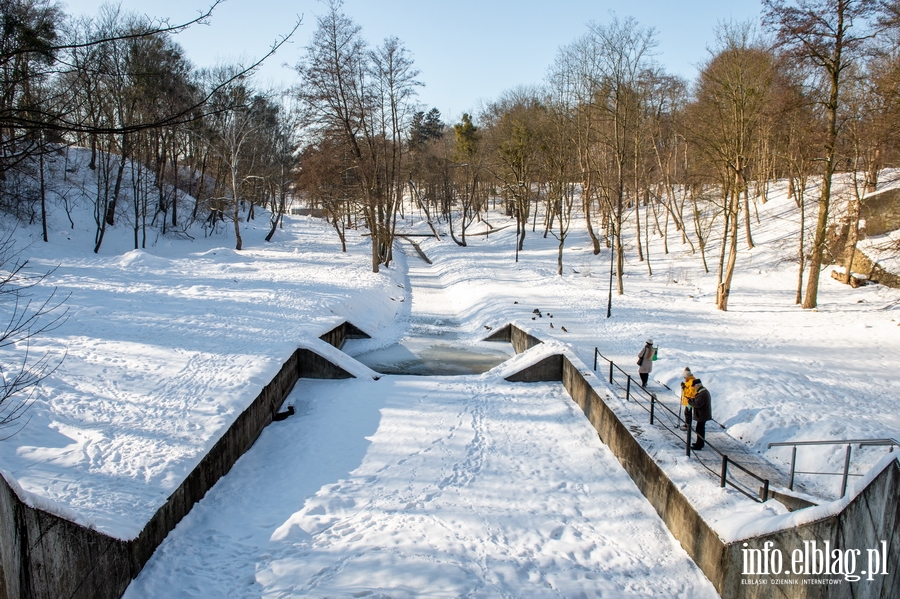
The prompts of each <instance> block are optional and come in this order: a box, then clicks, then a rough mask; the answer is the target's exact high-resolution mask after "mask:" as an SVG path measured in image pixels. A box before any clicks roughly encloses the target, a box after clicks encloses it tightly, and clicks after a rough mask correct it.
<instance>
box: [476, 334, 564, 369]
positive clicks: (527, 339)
mask: <svg viewBox="0 0 900 599" xmlns="http://www.w3.org/2000/svg"><path fill="white" fill-rule="evenodd" d="M485 341H507V342H509V343H511V344H512V346H513V349H514V350H515V352H516V353H517V354H521V353H522V352H523V351H525V350H529V349H531V348H532V347H534V346H535V345H537V344H539V343H543V342H542V341H541V340H540V339H538V338H537V337H534V336H532V335H529V334H528V333H526V332H525V331H523V330H522V329H520V328H519V327H517V326H514V325H511V324H508V325H506V326H504V327H502V328H500V329H498V330H497V331H495V332H493V333H491V334H490V335H488V336H487V337H486V338H485ZM554 380H559V379H554Z"/></svg>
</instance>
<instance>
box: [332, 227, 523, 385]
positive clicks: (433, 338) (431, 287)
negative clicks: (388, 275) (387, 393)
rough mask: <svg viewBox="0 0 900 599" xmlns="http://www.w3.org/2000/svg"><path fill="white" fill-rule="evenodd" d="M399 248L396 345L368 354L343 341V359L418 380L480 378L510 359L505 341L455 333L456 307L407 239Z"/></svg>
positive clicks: (509, 347)
mask: <svg viewBox="0 0 900 599" xmlns="http://www.w3.org/2000/svg"><path fill="white" fill-rule="evenodd" d="M399 247H401V248H402V251H403V253H404V254H406V257H407V264H408V273H409V282H408V285H407V290H408V292H409V297H410V299H411V304H410V314H409V330H408V331H407V334H406V336H405V337H403V338H402V339H401V340H400V342H399V343H397V344H395V345H391V346H388V347H384V348H381V349H377V350H373V351H366V347H371V343H364V342H361V341H358V340H353V339H350V340H347V342H346V343H345V344H344V347H343V348H342V349H343V350H344V351H345V352H346V353H347V354H349V355H351V356H353V357H354V358H356V359H357V360H359V361H360V362H362V363H363V364H365V365H366V366H368V367H369V368H371V369H372V370H374V371H375V372H380V373H381V374H412V375H419V376H451V375H465V374H481V373H482V372H487V371H488V370H490V369H491V368H493V367H494V366H497V365H498V364H500V363H502V362H505V361H506V360H508V359H509V358H511V357H513V356H514V355H515V351H514V350H513V347H512V344H510V343H509V342H503V341H481V340H478V339H477V338H473V337H472V336H471V335H464V334H461V333H460V332H459V331H460V330H461V328H462V327H461V326H460V323H459V322H458V320H457V317H458V314H459V313H458V311H457V306H456V305H455V304H454V302H453V299H452V298H451V297H449V294H448V293H447V289H446V286H445V284H444V281H443V280H442V279H441V276H440V274H438V272H437V269H435V268H433V267H432V266H431V264H430V263H428V262H426V261H425V259H424V256H425V254H424V253H423V252H422V251H421V249H420V248H419V247H418V246H417V244H415V243H413V242H412V241H411V240H409V239H405V240H404V243H402V244H400V246H399ZM483 332H484V335H483V336H487V335H489V334H490V330H489V329H486V330H484V331H483Z"/></svg>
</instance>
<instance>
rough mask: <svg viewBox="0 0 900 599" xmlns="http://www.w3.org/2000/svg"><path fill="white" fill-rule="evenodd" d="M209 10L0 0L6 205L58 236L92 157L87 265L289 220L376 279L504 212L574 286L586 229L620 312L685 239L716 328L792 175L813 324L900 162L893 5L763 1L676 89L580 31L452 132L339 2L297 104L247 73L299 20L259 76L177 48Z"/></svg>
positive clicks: (1, 194)
mask: <svg viewBox="0 0 900 599" xmlns="http://www.w3.org/2000/svg"><path fill="white" fill-rule="evenodd" d="M215 10H216V4H213V5H212V6H211V7H210V8H209V10H208V11H207V12H205V13H204V14H202V15H200V16H198V18H197V19H196V20H194V21H192V22H188V23H177V24H173V23H169V22H168V21H165V20H158V21H153V20H149V19H148V18H147V17H140V16H137V15H132V14H127V13H125V12H123V11H121V10H119V9H116V8H114V7H109V6H107V7H105V8H103V9H102V10H101V12H100V14H98V15H97V16H95V17H92V18H85V17H82V18H73V17H71V16H69V15H67V14H65V12H64V11H63V9H62V8H61V5H60V4H57V3H56V2H53V1H49V0H0V19H2V23H3V29H2V32H0V35H2V37H0V68H2V71H3V79H2V84H3V87H2V93H0V209H2V211H3V212H4V213H5V214H7V215H8V217H9V218H11V219H18V220H19V221H21V222H25V223H32V224H33V223H42V224H43V227H44V237H45V239H46V234H47V233H46V222H47V213H48V211H49V210H68V207H67V205H66V204H65V203H63V205H62V206H60V205H59V203H48V202H47V190H46V182H45V168H46V167H45V162H46V160H47V159H48V158H50V157H52V158H53V159H54V160H59V159H60V157H64V156H65V155H66V154H65V150H66V148H68V147H71V146H79V147H83V148H89V149H90V156H91V159H90V168H91V169H92V170H94V171H96V173H97V178H96V181H97V183H96V187H95V188H94V189H91V190H90V195H91V197H92V201H93V203H94V205H93V213H94V220H95V222H96V234H95V237H94V244H95V246H94V251H95V252H98V251H100V248H101V247H102V244H103V240H104V235H105V233H106V232H107V230H108V229H109V228H110V227H125V228H128V229H129V230H131V231H133V239H134V247H135V248H143V247H146V246H147V244H148V239H150V238H151V235H149V234H148V231H152V232H153V236H156V235H159V234H162V235H181V236H189V235H197V234H198V233H199V234H204V235H212V234H220V235H226V234H228V235H233V237H234V240H233V242H234V247H235V248H236V249H238V250H240V249H241V245H242V239H241V226H240V223H241V222H245V221H246V220H248V219H255V218H258V217H259V218H268V219H270V227H269V235H268V237H267V239H272V237H273V236H274V235H277V231H278V227H279V223H280V221H281V219H282V218H283V216H284V214H285V212H286V210H288V209H289V208H290V207H292V206H293V207H303V208H309V209H312V210H316V211H317V212H316V213H317V214H320V215H322V216H323V217H324V218H326V219H327V220H328V221H329V222H330V223H331V226H333V228H334V230H335V234H336V235H338V236H339V237H340V238H341V240H342V241H343V240H344V235H345V231H347V229H348V228H353V229H360V230H364V231H365V232H366V234H367V235H369V236H370V238H371V266H372V270H373V271H375V272H378V270H379V269H380V268H382V267H388V266H390V265H391V263H392V259H393V257H392V248H393V241H394V237H395V235H397V234H398V232H400V231H398V222H401V221H402V219H403V218H405V216H406V214H407V213H415V215H417V216H421V217H422V219H423V220H425V221H427V223H428V224H429V225H430V227H431V230H432V231H433V232H434V235H435V236H440V235H442V234H444V233H449V237H450V238H451V240H450V242H455V243H457V244H459V245H460V246H466V245H467V244H469V243H471V239H472V235H471V232H470V230H469V229H470V227H472V226H473V224H478V225H479V230H484V229H485V228H486V229H487V231H488V232H489V231H490V230H491V228H493V227H495V226H498V225H497V222H494V223H492V222H490V221H491V215H492V214H495V215H496V214H498V213H499V214H500V215H503V216H505V217H507V219H508V220H507V221H504V224H503V226H515V227H516V230H517V236H516V243H517V246H516V249H517V252H520V251H523V250H525V249H526V248H527V237H528V235H529V234H530V235H542V236H543V237H545V238H546V237H548V236H552V237H554V238H555V239H556V240H558V242H559V254H558V273H559V274H560V275H561V274H562V273H563V255H564V254H563V249H564V247H565V242H566V237H567V235H568V232H569V228H570V226H572V225H573V224H575V225H576V226H578V227H586V229H587V233H588V235H589V237H590V240H591V243H592V246H593V252H594V254H599V253H600V252H602V251H607V249H609V250H611V252H612V254H611V259H612V264H613V268H612V272H614V273H615V286H616V289H617V291H618V293H620V294H621V293H625V292H626V289H625V284H624V283H625V282H624V281H623V277H622V273H623V260H624V257H625V256H626V255H631V256H634V257H636V259H637V260H639V261H640V262H642V263H643V264H645V265H646V268H647V272H648V273H649V274H652V262H651V256H650V255H649V252H650V243H649V239H650V238H651V237H661V238H662V239H665V240H668V239H670V235H672V234H673V232H674V235H675V237H676V238H677V237H680V240H681V243H682V244H685V245H688V246H690V248H691V249H692V251H693V253H694V254H695V255H696V256H697V264H698V268H702V269H704V270H705V271H706V272H713V271H714V272H716V273H717V278H718V283H719V284H718V292H717V299H716V302H717V306H718V308H719V309H722V310H726V309H727V308H728V299H729V293H730V288H731V281H732V278H733V275H734V269H735V267H736V266H735V265H736V263H737V262H736V257H737V255H738V252H740V251H742V250H745V249H746V248H752V247H753V243H754V242H753V230H754V222H755V220H754V219H756V218H758V217H757V216H756V214H757V211H756V210H755V207H756V206H758V205H759V204H760V203H763V202H765V201H766V197H767V190H768V189H769V188H770V186H771V185H772V184H773V183H774V182H775V181H782V182H784V181H788V182H789V188H790V190H791V193H792V194H793V197H794V199H795V201H796V203H797V206H798V208H799V209H800V211H801V214H802V215H803V216H804V219H805V220H804V221H803V223H802V224H801V228H802V229H803V231H802V234H801V238H800V243H799V244H798V247H797V248H796V255H795V260H796V262H797V264H798V268H797V279H798V284H797V303H798V304H800V303H802V305H803V307H806V308H813V307H815V306H816V303H817V291H818V282H819V273H820V272H821V270H822V267H823V266H824V265H826V264H832V263H835V262H838V263H841V262H842V261H847V260H850V259H852V255H853V248H854V247H855V244H856V242H857V240H858V239H859V235H860V214H861V211H860V209H859V203H860V201H861V198H863V197H864V196H865V194H866V193H867V192H871V191H873V190H875V189H876V186H877V185H878V183H879V181H878V177H879V176H880V173H884V172H890V171H889V170H886V169H889V168H890V167H896V166H897V162H898V160H900V154H898V150H900V137H898V133H900V132H898V131H897V123H898V122H900V118H898V117H900V44H898V42H900V4H898V3H897V2H893V1H890V2H887V1H885V2H880V1H875V0H795V1H790V2H789V1H787V0H765V1H764V2H763V4H762V7H761V13H760V18H759V21H758V22H757V23H723V24H721V25H720V26H719V27H718V29H717V30H716V31H714V32H710V38H711V39H713V40H714V41H713V42H711V43H710V47H709V48H710V50H709V55H708V57H707V59H706V61H705V62H704V63H703V64H702V65H701V69H700V72H699V75H698V76H697V78H696V80H694V81H686V80H684V79H682V78H679V77H677V76H673V75H671V74H668V73H666V71H665V69H664V67H663V66H662V62H664V59H665V57H664V56H659V55H657V53H656V52H655V50H654V49H655V46H656V40H655V32H654V31H653V30H652V29H649V28H646V27H643V26H642V25H641V24H640V23H638V22H637V21H635V20H634V19H631V18H616V17H611V18H609V19H607V20H606V21H604V22H590V23H587V24H586V25H585V26H584V27H583V33H581V34H580V35H579V36H578V37H577V38H575V39H573V40H572V41H570V42H569V43H568V44H566V45H564V46H562V47H560V48H559V49H558V51H557V54H556V56H555V57H548V63H549V65H550V66H549V68H548V70H547V74H546V77H545V78H544V81H543V82H541V83H540V84H538V85H531V86H522V87H519V88H516V89H513V90H510V91H508V92H506V93H504V94H503V95H502V96H501V97H498V98H496V99H495V100H493V101H492V102H490V103H488V104H487V105H485V106H481V107H480V108H478V110H472V111H470V112H469V113H465V114H463V115H462V116H461V117H460V118H459V119H458V122H456V123H445V122H444V121H443V120H442V119H443V117H442V115H441V114H440V112H438V110H437V109H435V108H429V107H427V106H423V105H421V104H420V103H419V102H418V101H417V89H418V88H419V87H420V86H421V85H423V81H424V80H425V77H424V76H423V74H421V73H420V72H419V71H418V70H417V69H416V67H415V65H414V62H413V60H412V53H411V52H410V51H409V50H408V49H407V48H406V47H405V46H404V44H403V42H402V41H401V40H399V39H397V38H387V39H385V40H383V41H382V42H381V43H380V44H378V45H372V44H371V43H370V42H369V41H368V40H366V39H365V38H364V37H363V34H362V29H361V27H360V26H359V25H358V24H357V23H356V22H354V20H353V19H352V17H351V16H349V15H347V14H345V13H344V12H343V8H342V4H341V2H340V1H339V0H331V1H330V2H326V3H324V4H322V5H320V6H319V11H318V12H319V14H318V16H316V17H314V23H311V24H310V23H306V24H305V25H307V26H311V27H313V28H314V33H313V36H312V38H311V41H310V42H309V44H308V45H307V46H306V47H305V48H302V49H300V50H299V54H298V55H297V56H296V57H295V59H294V62H295V63H296V73H297V77H296V82H295V84H294V85H293V86H292V87H291V88H289V89H262V88H260V87H258V86H257V84H256V83H255V80H254V77H253V74H254V68H255V67H256V66H258V64H259V62H261V61H262V60H266V59H267V58H269V57H270V56H271V55H272V54H273V53H274V52H275V51H276V50H278V49H279V48H280V47H281V45H282V44H283V43H284V42H285V41H286V40H288V39H289V38H290V37H291V35H292V34H293V32H294V31H296V29H297V25H295V26H294V28H293V30H289V31H287V32H285V35H284V36H283V37H282V38H280V39H277V40H273V43H272V45H271V47H269V48H268V49H265V51H264V52H263V56H262V57H261V58H260V59H259V62H256V63H254V64H223V65H221V66H219V67H216V68H213V69H197V68H195V67H194V66H193V65H192V64H191V62H190V61H189V57H187V56H185V53H184V51H183V49H182V48H181V46H180V45H179V43H178V34H179V32H180V31H182V30H184V29H185V28H187V27H191V26H193V25H196V24H199V23H204V22H206V21H207V20H208V19H210V18H212V17H214V13H215ZM298 25H299V23H298ZM848 176H849V177H850V180H852V182H853V184H852V185H851V186H849V188H848V186H846V185H842V186H840V189H841V194H837V191H836V189H837V187H836V185H835V183H834V182H835V180H836V178H839V177H844V179H842V180H845V179H846V178H847V177H848ZM848 189H849V190H850V191H849V192H848V191H847V190H848ZM837 195H840V198H837ZM838 200H839V201H838ZM495 220H496V219H495ZM513 223H514V224H513ZM626 232H627V233H628V235H625V233H626ZM835 237H839V238H840V239H841V240H842V243H841V244H839V246H836V245H835V244H834V243H832V242H831V241H830V240H833V238H835ZM713 239H714V240H716V243H715V244H710V240H713ZM836 247H838V249H839V250H840V251H838V250H836V249H835V248H836ZM848 248H849V252H848V251H847V249H848ZM664 251H668V247H667V246H664ZM711 252H712V253H711ZM516 256H517V257H518V253H517V254H516ZM848 256H849V258H848ZM847 266H848V268H846V270H845V272H846V278H847V281H848V282H849V278H850V268H849V264H848V265H847Z"/></svg>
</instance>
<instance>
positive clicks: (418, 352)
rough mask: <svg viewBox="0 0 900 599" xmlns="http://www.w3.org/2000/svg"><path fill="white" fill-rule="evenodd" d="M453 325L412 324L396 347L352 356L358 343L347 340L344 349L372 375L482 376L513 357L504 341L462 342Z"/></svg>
mask: <svg viewBox="0 0 900 599" xmlns="http://www.w3.org/2000/svg"><path fill="white" fill-rule="evenodd" d="M454 324H455V323H452V322H451V323H447V324H445V323H444V322H443V321H440V320H438V321H435V322H433V323H432V324H426V323H422V322H413V324H412V325H411V326H410V330H409V334H408V335H407V336H406V337H404V338H403V339H401V340H400V342H399V343H397V344H395V345H390V346H388V347H384V348H381V349H377V350H373V351H368V352H365V353H362V354H359V355H354V354H355V351H354V348H355V347H356V346H357V345H359V344H360V341H357V340H354V339H348V340H347V342H346V343H345V345H344V347H343V350H344V351H345V352H346V353H348V354H349V355H351V356H353V357H354V358H356V359H357V360H359V361H360V362H362V363H363V364H365V365H366V366H368V367H369V368H371V369H372V370H374V371H375V372H380V373H381V374H412V375H419V376H452V375H463V374H481V373H482V372H487V371H488V370H490V369H491V368H493V367H494V366H497V365H498V364H500V363H502V362H505V361H506V360H508V359H509V358H511V357H513V356H514V355H515V351H513V347H512V345H511V344H510V343H507V342H503V341H474V342H473V341H468V340H464V339H462V336H461V335H460V334H459V333H457V332H455V331H454V330H453V329H455V328H456V327H454V326H453V325H454Z"/></svg>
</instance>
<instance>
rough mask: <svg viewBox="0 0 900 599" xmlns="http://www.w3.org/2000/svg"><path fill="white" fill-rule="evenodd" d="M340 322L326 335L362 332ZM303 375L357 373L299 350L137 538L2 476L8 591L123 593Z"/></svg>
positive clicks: (4, 589)
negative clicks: (24, 493) (106, 528)
mask: <svg viewBox="0 0 900 599" xmlns="http://www.w3.org/2000/svg"><path fill="white" fill-rule="evenodd" d="M349 326H350V327H352V325H349ZM338 328H339V329H342V330H341V331H339V332H336V331H330V332H329V333H326V334H325V335H323V338H326V337H327V338H329V339H334V340H337V339H340V342H341V343H342V342H343V339H344V338H345V337H346V336H348V333H349V334H356V333H362V332H361V331H359V330H358V329H356V327H352V328H353V329H355V332H352V331H351V329H349V327H346V326H345V325H341V327H338ZM363 334H364V333H363ZM300 377H306V378H350V377H351V375H350V374H348V373H347V372H345V371H344V370H342V369H341V368H338V367H337V366H335V365H333V364H331V362H329V361H328V360H325V359H324V358H322V357H321V356H319V355H318V354H316V353H315V352H312V351H310V350H307V349H298V350H297V351H295V352H294V353H293V355H292V356H291V357H290V358H289V359H288V360H287V361H286V362H285V363H284V364H283V365H282V367H281V369H280V370H279V372H278V374H277V375H275V378H274V379H272V381H271V382H270V383H269V384H268V385H266V386H265V388H264V389H263V390H262V392H261V393H260V394H259V395H258V396H257V397H256V399H254V400H253V402H252V403H251V404H250V405H249V406H248V407H247V409H246V410H244V411H243V412H242V413H241V414H240V415H239V416H238V417H237V418H236V419H235V421H234V423H233V424H232V425H231V426H230V427H229V428H228V430H227V431H226V432H225V433H224V434H223V435H222V437H221V438H220V439H219V440H218V441H217V442H216V444H215V445H213V447H212V449H210V451H209V452H208V453H207V454H206V455H205V456H204V457H203V459H202V460H201V461H200V463H199V464H198V465H197V466H196V467H195V468H194V469H193V471H191V473H190V474H189V475H188V476H187V478H186V479H185V480H184V481H183V482H182V483H181V485H180V486H179V487H178V489H176V490H175V492H174V493H172V495H171V496H170V497H169V499H168V500H167V501H166V503H165V504H164V505H163V506H162V507H160V508H159V510H158V511H157V512H156V514H154V516H153V518H152V519H151V520H150V522H148V523H147V525H146V526H145V527H144V529H143V530H142V531H141V533H140V535H138V537H137V538H136V539H132V540H129V541H123V540H120V539H115V538H112V537H110V536H108V535H105V534H103V533H101V532H98V531H96V530H92V529H90V528H87V527H85V526H82V525H80V524H76V523H74V522H71V521H69V520H66V519H65V518H61V517H59V516H56V515H54V514H51V513H49V512H47V511H44V510H41V509H38V508H34V507H31V506H29V505H27V504H26V503H25V502H24V501H22V499H21V498H20V497H19V495H18V494H17V493H16V491H15V490H14V489H13V488H12V487H11V485H10V484H9V483H8V482H7V481H6V480H5V479H4V478H3V477H2V476H0V599H60V598H71V599H118V598H119V597H121V596H122V593H124V592H125V589H126V588H127V587H128V584H129V583H130V582H131V580H132V579H133V578H134V577H135V576H137V575H138V573H139V572H140V571H141V569H142V568H143V567H144V564H146V563H147V560H148V559H150V556H151V555H153V552H154V551H155V550H156V548H157V547H158V546H159V544H160V543H162V541H163V539H165V537H166V535H167V534H169V531H171V530H172V529H173V528H175V525H176V524H178V522H179V521H180V520H181V519H182V518H183V517H184V516H185V515H187V513H188V512H189V511H190V510H191V508H192V507H193V506H194V504H195V503H197V502H198V501H200V500H201V499H202V498H203V496H204V495H205V494H206V492H207V491H208V490H209V489H210V488H212V486H213V485H215V484H216V482H217V481H218V480H219V479H220V478H221V477H222V476H224V475H225V474H227V473H228V471H229V470H230V469H231V467H232V466H233V465H234V463H235V462H236V461H237V460H238V458H239V457H241V456H242V455H243V454H244V453H245V452H246V451H247V450H248V449H250V447H251V446H252V445H253V443H254V442H255V441H256V439H257V438H258V437H259V435H260V433H261V432H262V430H263V429H264V428H265V427H266V426H267V425H268V424H269V423H270V422H271V421H272V416H273V415H274V414H275V413H276V412H278V410H279V409H280V408H281V404H282V403H283V402H284V399H285V398H286V397H287V395H288V394H289V393H290V392H291V390H292V389H293V387H294V384H295V383H296V382H297V379H298V378H300Z"/></svg>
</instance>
